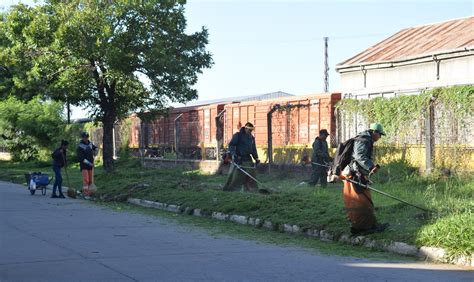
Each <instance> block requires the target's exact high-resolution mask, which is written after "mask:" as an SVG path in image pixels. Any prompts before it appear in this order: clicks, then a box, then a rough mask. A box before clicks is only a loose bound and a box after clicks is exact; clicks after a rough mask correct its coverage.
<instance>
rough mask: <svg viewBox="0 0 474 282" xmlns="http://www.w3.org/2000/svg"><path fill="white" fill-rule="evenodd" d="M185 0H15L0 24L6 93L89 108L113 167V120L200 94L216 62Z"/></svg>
mask: <svg viewBox="0 0 474 282" xmlns="http://www.w3.org/2000/svg"><path fill="white" fill-rule="evenodd" d="M184 5H185V1H172V0H161V1H159V0H150V1H126V0H121V1H86V0H71V1H58V0H50V1H46V3H45V4H44V5H40V6H36V7H27V6H24V5H18V6H15V7H14V8H12V9H11V10H10V11H9V12H8V13H7V14H6V15H4V17H3V21H2V23H1V25H0V33H3V35H0V44H1V46H2V49H1V50H0V60H1V61H0V65H1V66H4V68H5V69H6V70H8V71H9V73H10V74H13V75H11V76H10V77H8V76H4V77H3V78H0V90H2V92H4V95H5V93H6V95H15V96H17V97H22V98H25V99H28V98H30V97H32V96H33V94H37V93H41V94H42V95H46V96H48V97H51V98H53V99H56V100H59V101H64V102H68V103H71V104H73V105H79V106H85V107H87V108H88V109H90V113H91V115H92V116H93V117H94V118H95V119H96V120H97V121H100V122H102V124H103V129H104V135H103V160H104V168H105V170H106V171H111V170H112V169H113V144H112V142H113V136H112V135H113V126H114V123H115V122H116V121H117V120H118V119H120V118H122V117H124V116H126V115H127V114H129V113H130V112H146V111H149V110H156V109H161V108H164V107H166V106H167V105H168V104H169V102H181V103H182V102H187V101H189V100H192V99H195V98H196V97H197V91H196V90H194V89H193V88H192V86H193V85H194V84H195V83H196V82H197V75H198V74H199V73H201V72H202V70H203V69H204V68H209V67H210V66H211V65H212V58H211V54H210V53H209V52H207V51H206V49H205V47H206V44H207V43H208V39H207V37H208V32H207V30H206V29H205V28H202V29H201V30H200V31H198V32H195V33H192V34H187V33H186V32H185V31H186V30H185V29H186V19H185V16H184Z"/></svg>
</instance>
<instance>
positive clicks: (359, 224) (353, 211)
mask: <svg viewBox="0 0 474 282" xmlns="http://www.w3.org/2000/svg"><path fill="white" fill-rule="evenodd" d="M355 186H356V185H355V184H353V183H350V182H349V181H344V190H343V195H344V206H345V209H346V212H347V218H348V219H349V220H350V221H351V223H352V228H354V229H358V230H361V231H362V230H367V229H370V228H373V227H374V225H375V224H376V219H375V213H374V206H373V204H372V196H371V194H370V190H369V189H365V188H362V189H360V190H361V191H359V192H360V193H357V192H356V187H355Z"/></svg>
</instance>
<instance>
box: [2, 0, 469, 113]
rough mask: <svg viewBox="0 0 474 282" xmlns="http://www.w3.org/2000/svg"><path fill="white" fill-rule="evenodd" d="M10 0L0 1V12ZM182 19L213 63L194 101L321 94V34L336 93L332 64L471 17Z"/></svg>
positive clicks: (261, 13)
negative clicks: (204, 37)
mask: <svg viewBox="0 0 474 282" xmlns="http://www.w3.org/2000/svg"><path fill="white" fill-rule="evenodd" d="M18 2H19V1H13V0H0V3H2V4H3V6H5V7H7V6H8V5H11V4H14V3H18ZM21 2H23V3H32V2H33V1H21ZM0 6H2V5H1V4H0ZM186 14H187V19H188V31H189V32H192V31H196V30H199V29H200V27H201V26H205V27H207V28H208V30H209V34H210V36H209V39H210V43H209V46H208V49H209V50H210V52H212V54H213V59H214V62H215V64H214V66H213V67H212V68H211V69H206V70H204V73H203V74H202V75H200V77H199V82H198V84H197V85H196V86H195V87H196V89H197V90H198V92H199V100H209V99H216V98H224V97H232V96H241V95H253V94H261V93H268V92H273V91H285V92H288V93H291V94H296V95H302V94H309V93H317V92H322V91H323V64H324V44H323V37H324V36H327V37H329V67H330V73H329V76H330V83H329V90H330V91H337V90H338V83H339V76H338V74H337V72H336V71H335V65H336V64H338V63H341V62H342V61H344V60H346V59H348V58H350V57H352V56H354V55H355V54H357V53H358V52H360V51H362V50H364V49H366V48H368V47H370V46H372V45H374V44H375V43H377V42H379V41H381V40H383V39H384V38H386V37H388V36H390V35H391V34H393V33H395V32H397V31H399V30H401V29H403V28H407V27H411V26H416V25H423V24H428V23H434V22H440V21H445V20H449V19H454V18H461V17H467V16H472V15H474V0H472V1H460V0H451V1H448V0H446V1H424V0H423V1H381V0H379V1H376V0H373V1H347V0H346V1H341V0H339V1H338V0H336V1H317V0H314V1H309V0H307V1H302V0H300V1H298V0H280V1H278V0H274V1H270V0H254V1H250V0H239V1H237V0H234V1H228V0H191V1H188V4H187V6H186ZM82 115H84V113H83V112H81V111H78V110H76V111H75V113H74V116H75V117H78V116H82Z"/></svg>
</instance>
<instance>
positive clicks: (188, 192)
mask: <svg viewBox="0 0 474 282" xmlns="http://www.w3.org/2000/svg"><path fill="white" fill-rule="evenodd" d="M31 166H33V165H31V164H26V165H23V164H13V163H9V162H0V168H2V170H1V172H0V178H2V179H7V180H13V181H15V180H16V182H20V183H22V181H23V182H24V177H23V176H22V177H21V181H18V180H19V179H18V178H13V179H12V178H5V177H7V175H8V173H7V172H6V171H14V172H21V171H22V170H24V169H30V170H31ZM392 171H396V170H394V169H392ZM399 171H403V172H406V171H408V170H405V169H399ZM381 175H387V173H386V172H385V174H384V171H382V173H381ZM70 176H71V182H73V185H74V186H76V187H80V185H81V182H80V179H81V178H80V174H79V171H78V169H70ZM389 176H390V181H387V182H386V183H383V184H374V187H375V188H377V189H380V190H383V191H385V192H387V193H390V194H392V195H394V196H397V197H399V198H402V199H405V200H407V201H409V202H412V203H414V204H416V205H419V206H424V207H426V208H428V209H430V210H432V211H434V212H433V213H432V214H427V213H425V212H423V211H421V210H418V209H416V208H413V207H409V206H406V205H404V204H402V203H399V202H397V201H395V200H393V199H390V198H386V197H384V196H382V195H378V194H375V193H373V194H372V196H373V201H374V203H375V206H376V215H377V218H378V220H379V222H388V223H390V228H389V229H388V230H387V231H385V232H383V233H378V234H371V235H368V236H367V237H369V238H371V239H377V240H386V241H399V242H405V243H408V244H416V245H417V246H432V247H442V248H445V249H446V250H447V251H448V253H449V255H451V256H456V255H468V254H472V253H473V251H474V242H473V240H472V238H474V220H473V212H472V211H473V210H474V202H473V196H474V178H473V177H472V176H470V177H465V178H455V177H451V178H442V177H434V176H432V177H421V176H418V175H416V174H409V175H389ZM305 178H307V177H303V178H302V177H301V176H298V175H295V174H292V175H288V174H284V173H279V174H277V173H275V174H272V175H259V179H260V180H261V181H262V182H264V183H266V184H267V185H268V186H270V187H273V188H278V189H279V190H281V193H278V194H271V195H261V194H254V193H240V192H223V191H221V190H220V189H219V185H221V184H223V183H225V180H226V176H218V175H217V176H214V175H206V174H202V173H200V172H199V171H196V170H191V171H190V170H183V169H177V168H173V169H171V168H170V169H145V168H141V167H140V166H139V163H138V162H136V161H127V162H117V164H116V171H115V172H114V173H112V174H103V173H102V172H101V171H100V170H97V174H96V177H95V179H96V184H97V186H98V187H99V190H98V196H101V197H102V198H105V199H124V198H125V197H116V196H118V195H122V196H123V195H125V196H132V197H134V198H141V199H146V200H151V201H158V202H162V203H168V204H176V205H180V206H185V207H191V208H199V209H201V210H203V211H209V212H210V211H218V212H223V213H226V214H239V215H245V216H250V217H258V218H260V219H267V220H270V221H272V222H273V223H274V224H278V225H281V224H285V223H289V224H296V225H299V226H300V227H302V228H303V230H304V229H310V228H316V229H325V230H328V231H329V232H331V233H332V234H335V235H339V234H342V233H348V232H349V228H350V224H349V222H348V221H347V219H346V216H345V213H344V210H343V201H342V184H341V183H337V184H330V185H329V186H328V188H325V189H322V188H314V187H309V186H307V185H298V183H300V182H301V181H302V180H304V179H305ZM380 182H383V181H380ZM140 184H148V185H149V186H147V185H144V186H140Z"/></svg>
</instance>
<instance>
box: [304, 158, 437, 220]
mask: <svg viewBox="0 0 474 282" xmlns="http://www.w3.org/2000/svg"><path fill="white" fill-rule="evenodd" d="M311 163H312V164H315V165H319V166H323V167H326V168H331V166H329V165H324V164H320V163H315V162H311ZM342 181H348V182H351V183H353V184H356V185H359V186H361V187H364V188H366V189H369V190H371V191H374V192H376V193H379V194H381V195H384V196H386V197H389V198H391V199H394V200H397V201H399V202H401V203H404V204H405V205H408V206H411V207H414V208H417V209H420V210H422V211H425V212H432V211H431V210H428V209H426V208H422V207H420V206H417V205H415V204H412V203H409V202H407V201H405V200H403V199H400V198H397V197H395V196H393V195H390V194H389V193H386V192H383V191H380V190H378V189H375V188H373V187H372V186H370V185H369V184H364V183H362V182H360V181H355V180H352V179H348V178H344V179H342ZM369 182H371V181H370V180H369Z"/></svg>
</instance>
